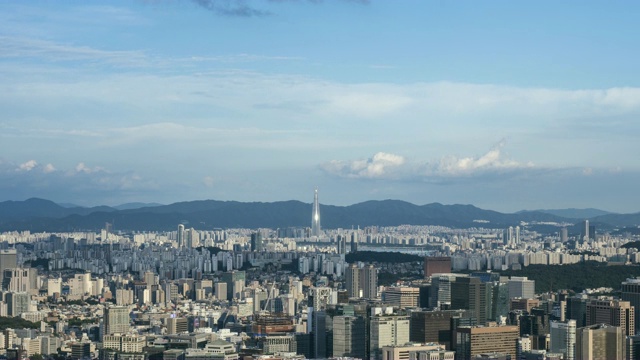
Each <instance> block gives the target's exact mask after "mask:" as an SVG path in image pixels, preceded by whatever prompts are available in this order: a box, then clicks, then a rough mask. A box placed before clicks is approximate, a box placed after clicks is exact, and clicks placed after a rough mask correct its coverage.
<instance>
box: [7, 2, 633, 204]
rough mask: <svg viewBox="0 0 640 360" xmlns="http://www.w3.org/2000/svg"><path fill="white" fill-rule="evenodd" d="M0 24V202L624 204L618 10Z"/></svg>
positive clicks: (623, 45) (457, 10)
mask: <svg viewBox="0 0 640 360" xmlns="http://www.w3.org/2000/svg"><path fill="white" fill-rule="evenodd" d="M0 10H1V11H0V19H1V20H2V21H0V77H2V79H3V81H2V83H1V84H0V93H1V94H2V97H0V99H1V100H0V104H1V105H0V106H2V108H3V110H4V111H3V114H1V115H0V129H2V131H1V132H0V136H1V137H2V141H0V201H4V200H24V199H27V198H31V197H39V198H45V199H51V200H53V201H56V202H61V203H75V204H78V205H82V206H93V205H99V204H105V205H116V204H122V203H127V202H158V203H165V204H167V203H173V202H178V201H188V200H202V199H216V200H237V201H281V200H289V199H295V200H301V201H304V202H308V201H309V199H308V198H309V195H308V194H309V191H310V189H312V186H313V185H318V187H320V188H321V189H322V191H323V203H325V204H335V205H348V204H354V203H358V202H363V201H366V200H383V199H399V200H405V201H409V202H411V203H414V204H426V203H432V202H440V203H444V204H473V205H476V206H478V207H481V208H486V209H494V210H497V211H502V212H513V211H518V210H523V209H552V208H589V207H593V208H600V209H605V210H608V211H614V212H621V213H629V212H637V211H638V210H640V208H638V207H637V205H636V204H635V201H634V199H633V197H632V196H629V194H631V193H633V192H634V191H635V189H636V184H637V183H638V180H640V164H638V161H637V159H635V157H634V156H633V154H635V153H636V152H637V151H638V150H640V149H639V146H640V145H638V144H637V142H636V141H635V138H634V136H633V134H634V133H636V132H637V130H638V122H637V121H636V120H635V118H636V117H637V116H638V115H639V114H640V75H639V74H637V72H636V71H635V67H636V65H635V62H634V59H636V58H637V55H638V52H639V51H640V50H638V49H640V47H638V46H637V45H638V41H640V40H638V39H640V36H638V35H640V34H638V32H640V29H638V27H637V26H635V21H636V17H635V16H634V14H636V13H637V12H638V11H639V10H640V5H638V4H636V3H633V2H620V3H614V4H602V3H596V2H586V3H582V5H581V6H579V7H578V6H572V4H557V3H556V2H550V1H543V2H537V3H536V4H514V3H510V2H506V1H498V2H495V3H491V4H479V3H475V2H471V1H463V2H459V3H456V4H449V3H442V2H420V1H407V2H403V3H400V4H395V3H389V2H383V1H376V0H371V1H335V2H329V1H324V2H323V1H319V2H316V1H285V2H279V1H243V2H237V3H236V2H225V1H213V0H209V1H191V2H169V1H167V2H163V1H160V2H125V1H117V2H108V3H107V2H94V3H92V4H91V5H85V4H79V3H76V2H56V3H55V4H54V3H47V2H34V3H26V4H25V3H14V2H6V3H2V4H0Z"/></svg>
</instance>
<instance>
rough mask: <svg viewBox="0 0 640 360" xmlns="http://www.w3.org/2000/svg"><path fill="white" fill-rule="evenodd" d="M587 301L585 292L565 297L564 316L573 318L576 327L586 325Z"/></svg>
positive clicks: (568, 318) (569, 318)
mask: <svg viewBox="0 0 640 360" xmlns="http://www.w3.org/2000/svg"><path fill="white" fill-rule="evenodd" d="M623 288H624V286H623ZM639 295H640V294H639ZM623 298H624V297H623ZM587 302H589V297H588V296H587V295H585V294H583V295H578V296H574V297H570V298H567V305H566V311H565V314H566V316H565V318H566V319H567V320H575V321H576V328H581V327H585V326H586V325H587Z"/></svg>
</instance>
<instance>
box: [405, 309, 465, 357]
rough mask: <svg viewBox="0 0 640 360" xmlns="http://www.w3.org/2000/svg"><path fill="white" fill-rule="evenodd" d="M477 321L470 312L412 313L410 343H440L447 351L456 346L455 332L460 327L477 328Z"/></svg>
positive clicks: (439, 311) (438, 311)
mask: <svg viewBox="0 0 640 360" xmlns="http://www.w3.org/2000/svg"><path fill="white" fill-rule="evenodd" d="M475 325H477V321H476V319H475V318H474V317H473V315H472V314H471V312H469V311H468V310H437V311H412V312H411V319H410V322H409V327H410V332H409V341H411V342H416V343H421V344H426V343H440V344H443V345H444V346H445V348H446V349H453V347H454V346H455V337H454V331H455V329H456V328H457V327H458V326H475Z"/></svg>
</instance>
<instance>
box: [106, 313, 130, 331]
mask: <svg viewBox="0 0 640 360" xmlns="http://www.w3.org/2000/svg"><path fill="white" fill-rule="evenodd" d="M103 325H104V332H103V334H104V335H113V334H126V333H128V332H129V329H130V319H129V307H128V306H109V307H106V308H105V309H104V319H103Z"/></svg>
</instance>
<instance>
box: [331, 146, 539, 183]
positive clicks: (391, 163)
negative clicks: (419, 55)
mask: <svg viewBox="0 0 640 360" xmlns="http://www.w3.org/2000/svg"><path fill="white" fill-rule="evenodd" d="M502 146H503V144H502V143H501V144H498V145H496V146H495V147H494V148H492V149H490V150H489V151H488V152H486V153H485V154H483V155H481V156H477V157H473V156H467V157H458V156H453V155H452V156H445V157H443V158H442V159H440V160H436V161H424V160H417V159H414V160H407V159H405V158H404V157H403V156H400V155H394V154H389V153H384V152H379V153H377V154H375V155H373V156H372V157H371V158H369V159H358V160H332V161H329V162H326V163H324V164H322V165H321V166H320V168H321V169H322V170H324V171H325V172H327V173H329V174H332V175H336V176H339V177H346V178H359V179H397V180H425V181H434V180H455V179H456V178H467V177H473V176H486V175H491V174H505V173H516V172H517V171H526V170H534V169H536V167H535V166H534V165H533V163H531V162H527V163H522V162H518V161H515V160H512V159H509V158H507V157H505V156H504V154H503V153H502V150H501V148H502Z"/></svg>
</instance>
